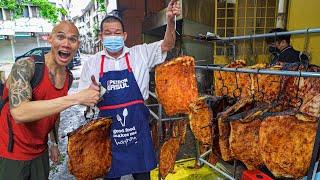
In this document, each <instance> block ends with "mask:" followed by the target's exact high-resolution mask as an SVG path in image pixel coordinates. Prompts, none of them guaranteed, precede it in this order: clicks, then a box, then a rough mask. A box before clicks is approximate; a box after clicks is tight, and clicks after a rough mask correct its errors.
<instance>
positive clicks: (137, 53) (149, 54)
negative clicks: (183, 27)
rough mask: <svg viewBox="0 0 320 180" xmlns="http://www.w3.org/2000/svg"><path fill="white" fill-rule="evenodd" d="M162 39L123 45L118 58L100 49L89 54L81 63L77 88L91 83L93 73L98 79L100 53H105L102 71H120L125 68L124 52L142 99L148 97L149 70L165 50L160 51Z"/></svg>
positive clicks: (163, 57) (162, 57) (158, 60)
mask: <svg viewBox="0 0 320 180" xmlns="http://www.w3.org/2000/svg"><path fill="white" fill-rule="evenodd" d="M161 43H162V41H157V42H154V43H150V44H141V45H136V46H133V47H131V48H128V47H124V49H123V52H122V54H121V55H120V56H119V57H118V58H113V57H111V56H110V55H109V54H108V53H106V52H105V51H100V52H98V53H96V54H95V55H93V56H91V57H90V58H89V59H88V60H87V61H86V62H85V63H84V65H83V69H82V72H81V76H80V82H79V87H78V89H79V90H82V89H85V88H88V87H89V86H90V84H91V76H92V75H94V76H95V78H96V80H97V81H98V80H99V73H100V63H101V55H105V61H104V72H108V71H121V70H124V69H127V64H126V58H125V54H126V53H127V52H128V53H129V62H130V66H131V68H132V71H133V74H134V77H135V79H136V81H137V83H138V86H139V88H140V92H141V94H142V96H143V98H144V100H146V99H148V97H149V93H148V90H149V80H150V77H149V71H150V70H151V69H152V68H153V67H154V66H155V65H157V64H160V63H162V62H163V61H164V60H165V58H166V56H167V53H166V52H162V51H161Z"/></svg>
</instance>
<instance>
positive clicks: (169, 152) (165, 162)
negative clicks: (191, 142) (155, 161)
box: [159, 138, 180, 179]
mask: <svg viewBox="0 0 320 180" xmlns="http://www.w3.org/2000/svg"><path fill="white" fill-rule="evenodd" d="M179 149H180V139H179V138H170V139H169V140H168V141H166V142H165V143H164V144H163V145H162V147H161V150H160V160H159V168H160V175H161V177H162V178H163V179H165V177H166V176H167V175H168V174H169V173H172V172H173V170H174V164H175V161H176V157H177V154H178V151H179Z"/></svg>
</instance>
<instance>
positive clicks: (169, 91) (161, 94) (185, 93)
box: [155, 56, 198, 116]
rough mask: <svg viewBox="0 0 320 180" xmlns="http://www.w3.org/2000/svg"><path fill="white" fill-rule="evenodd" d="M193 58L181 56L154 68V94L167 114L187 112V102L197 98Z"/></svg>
mask: <svg viewBox="0 0 320 180" xmlns="http://www.w3.org/2000/svg"><path fill="white" fill-rule="evenodd" d="M194 66H195V60H194V58H193V57H190V56H182V57H178V58H176V59H173V60H171V61H168V62H165V63H163V64H161V65H159V66H157V67H156V69H155V82H156V94H157V99H158V101H159V103H161V104H162V105H163V107H164V110H165V112H166V114H167V115H169V116H172V115H174V114H178V113H188V107H189V104H190V103H191V102H193V101H195V100H196V99H197V98H198V87H197V82H196V75H195V67H194Z"/></svg>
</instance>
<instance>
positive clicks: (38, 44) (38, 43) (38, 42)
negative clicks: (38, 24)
mask: <svg viewBox="0 0 320 180" xmlns="http://www.w3.org/2000/svg"><path fill="white" fill-rule="evenodd" d="M36 37H37V46H38V47H40V41H39V34H38V35H36Z"/></svg>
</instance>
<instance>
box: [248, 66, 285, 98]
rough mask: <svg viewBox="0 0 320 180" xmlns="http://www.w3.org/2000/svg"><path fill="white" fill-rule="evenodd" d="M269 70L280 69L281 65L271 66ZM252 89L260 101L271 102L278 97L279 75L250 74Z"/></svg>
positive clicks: (279, 87)
mask: <svg viewBox="0 0 320 180" xmlns="http://www.w3.org/2000/svg"><path fill="white" fill-rule="evenodd" d="M268 69H270V70H280V69H281V66H273V67H270V68H268ZM251 77H252V78H251V82H252V86H251V87H252V89H251V92H253V93H254V95H255V97H256V98H255V99H256V100H257V101H260V102H266V103H273V102H275V100H276V99H277V98H278V97H279V92H280V89H281V76H278V75H270V74H255V75H252V76H251Z"/></svg>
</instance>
